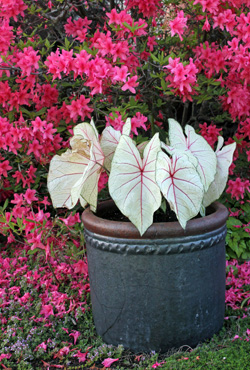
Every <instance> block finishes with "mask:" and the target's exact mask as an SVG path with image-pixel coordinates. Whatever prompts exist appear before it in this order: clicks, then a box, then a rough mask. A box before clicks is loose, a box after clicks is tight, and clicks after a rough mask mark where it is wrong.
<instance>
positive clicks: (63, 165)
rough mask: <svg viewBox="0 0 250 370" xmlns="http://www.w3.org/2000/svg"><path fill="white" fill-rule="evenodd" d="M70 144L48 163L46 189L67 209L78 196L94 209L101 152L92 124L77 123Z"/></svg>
mask: <svg viewBox="0 0 250 370" xmlns="http://www.w3.org/2000/svg"><path fill="white" fill-rule="evenodd" d="M70 145H71V147H72V150H67V151H66V152H65V153H64V154H62V155H61V156H58V155H56V156H55V157H53V159H52V161H51V163H50V169H49V175H48V189H49V192H50V195H51V198H52V202H53V205H54V207H67V208H69V209H70V208H73V207H74V206H75V205H76V203H77V202H78V200H79V199H80V202H81V205H82V206H83V207H85V206H86V204H87V203H88V204H90V205H91V209H92V210H94V211H95V209H96V204H97V194H98V181H99V177H100V173H101V170H102V165H103V162H104V155H103V153H102V150H101V147H100V144H99V142H98V137H97V136H96V132H95V130H94V128H93V127H92V125H90V124H88V123H86V122H84V123H80V124H79V125H77V126H76V127H75V128H74V136H73V138H72V139H71V140H70Z"/></svg>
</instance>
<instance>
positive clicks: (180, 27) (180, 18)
mask: <svg viewBox="0 0 250 370" xmlns="http://www.w3.org/2000/svg"><path fill="white" fill-rule="evenodd" d="M169 24H170V28H171V36H172V37H173V36H174V35H175V34H176V33H177V34H178V35H179V37H180V39H181V41H182V40H183V38H182V34H183V32H184V28H185V27H187V18H185V17H184V12H183V10H181V11H180V12H178V13H177V17H176V18H175V19H174V20H172V21H170V22H169Z"/></svg>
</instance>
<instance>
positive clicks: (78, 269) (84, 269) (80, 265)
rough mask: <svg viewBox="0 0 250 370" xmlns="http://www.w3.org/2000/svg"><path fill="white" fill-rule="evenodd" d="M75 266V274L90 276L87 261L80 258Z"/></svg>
mask: <svg viewBox="0 0 250 370" xmlns="http://www.w3.org/2000/svg"><path fill="white" fill-rule="evenodd" d="M73 266H74V273H75V274H77V273H80V274H83V275H84V277H85V278H86V277H87V276H88V265H87V263H86V262H85V261H83V260H79V261H78V262H77V263H75V264H74V265H73Z"/></svg>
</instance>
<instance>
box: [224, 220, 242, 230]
mask: <svg viewBox="0 0 250 370" xmlns="http://www.w3.org/2000/svg"><path fill="white" fill-rule="evenodd" d="M235 225H236V226H242V222H241V221H240V220H238V219H237V218H235V217H229V219H228V220H227V227H228V228H230V229H232V228H233V227H234V226H235Z"/></svg>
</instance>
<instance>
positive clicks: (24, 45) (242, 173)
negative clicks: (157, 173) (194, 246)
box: [0, 0, 250, 364]
mask: <svg viewBox="0 0 250 370" xmlns="http://www.w3.org/2000/svg"><path fill="white" fill-rule="evenodd" d="M249 44H250V1H249V0H244V1H239V0H227V1H225V0H216V1H210V0H189V1H175V2H174V3H173V2H171V1H168V0H148V1H144V0H124V1H122V0H114V1H104V2H99V1H90V0H86V1H82V2H70V1H67V0H64V1H61V0H54V1H47V0H45V1H42V0H37V1H34V2H31V1H29V0H8V1H7V0H0V240H1V241H2V244H3V245H4V246H5V248H7V249H5V251H4V253H5V254H3V255H2V256H1V266H2V269H3V270H2V271H5V272H4V273H3V272H2V274H3V276H2V277H1V279H2V280H1V282H2V283H1V291H0V292H1V293H0V294H1V299H2V301H1V305H3V307H4V308H5V309H6V310H7V309H8V307H9V305H10V304H12V303H13V302H14V303H13V304H18V305H20V307H24V309H25V308H28V307H29V305H30V304H32V300H33V299H34V297H33V293H32V291H31V290H30V291H29V290H27V289H26V291H24V290H23V288H22V286H21V285H20V286H19V285H18V284H17V278H18V277H22V279H24V280H25V282H26V283H27V284H29V286H30V287H33V288H34V289H41V287H42V288H43V289H44V291H43V290H41V294H40V295H41V296H40V299H41V306H40V307H39V311H38V312H37V316H35V317H34V320H37V319H39V320H40V321H41V322H42V320H45V321H44V322H46V323H48V325H49V322H50V320H51V318H54V317H56V318H60V319H62V318H63V317H64V315H66V314H67V315H72V319H74V320H75V318H74V315H75V312H76V310H77V309H78V310H79V311H81V312H83V311H84V310H83V308H84V307H83V306H84V302H85V293H86V292H87V291H88V286H87V285H81V284H82V283H76V282H74V279H75V280H76V281H77V276H79V275H80V276H81V278H84V279H86V278H87V261H86V258H85V256H84V241H83V237H82V228H81V224H80V212H81V209H80V206H79V205H77V206H76V207H75V208H74V210H73V211H67V210H64V209H60V210H57V211H55V210H54V209H53V208H52V206H51V201H50V198H49V194H48V190H47V183H46V181H47V173H48V167H49V163H50V161H51V158H52V157H53V156H54V155H55V154H56V153H59V154H60V153H63V152H64V151H65V150H66V149H67V148H69V138H70V137H71V135H72V129H73V127H74V126H75V125H77V124H78V123H80V122H82V121H87V122H89V121H90V118H91V117H92V116H93V117H94V120H95V123H96V125H97V127H98V129H100V130H102V129H103V128H104V127H105V126H109V125H110V126H112V127H114V128H115V129H118V130H122V127H123V125H124V123H125V121H126V118H127V117H132V122H131V123H132V134H133V139H134V140H135V141H136V142H137V143H140V142H142V141H144V140H145V139H146V137H150V136H152V134H154V133H155V132H159V133H160V136H161V138H162V140H164V139H165V137H164V131H166V129H167V119H168V118H175V119H176V120H177V121H179V122H181V124H182V125H185V124H189V125H192V126H194V128H195V129H196V130H198V131H200V133H201V134H202V135H203V136H204V137H205V138H206V139H207V141H208V142H209V144H210V145H211V146H212V147H213V148H214V147H215V146H216V142H217V139H218V136H219V135H220V134H223V136H224V137H226V138H227V142H226V143H227V144H228V143H231V142H233V141H236V143H237V150H236V151H235V154H234V162H233V164H232V165H231V168H230V179H229V181H228V185H227V189H226V192H225V194H224V196H223V199H222V200H223V202H225V204H226V205H227V206H228V208H229V211H230V218H229V221H228V230H229V232H228V235H227V245H228V248H227V252H228V256H229V257H234V258H242V259H247V258H250V224H249V221H250V196H249V193H250V184H249V175H250V173H249V162H250V142H249V140H250V88H249V78H250V77H249V76H250V70H249V68H250V63H249V61H250V53H249ZM99 132H100V131H99ZM107 180H108V175H107V174H106V173H105V172H103V173H102V175H101V177H100V181H99V191H100V192H102V195H103V197H106V196H107V192H106V183H107ZM15 250H16V252H13V251H15ZM21 250H23V252H21ZM7 251H11V253H16V256H13V257H8V254H7ZM28 256H29V258H31V259H32V258H34V259H37V260H38V262H39V263H40V264H41V270H39V268H37V267H36V269H37V270H36V271H35V272H34V277H32V276H31V275H32V274H33V273H31V272H30V271H28V267H27V265H26V262H27V261H26V260H25V258H28ZM246 266H248V265H246ZM14 272H15V274H14ZM12 273H13V274H14V275H13V276H12V277H11V274H12ZM27 274H29V275H30V276H26V275H27ZM43 274H45V275H46V278H45V277H43V276H44V275H43ZM68 275H71V276H72V281H71V282H70V286H74V289H76V290H77V291H78V292H79V293H78V294H79V295H78V297H77V298H76V297H73V296H71V295H70V294H68V293H64V294H65V295H64V296H63V293H62V292H61V291H60V289H59V287H60V286H61V284H63V282H62V281H63V280H64V279H67V278H66V277H67V276H68ZM10 278H11V279H12V280H11V286H10V285H9V279H10ZM40 279H41V282H39V281H40ZM232 281H233V280H232ZM26 283H25V284H26ZM59 283H60V284H59ZM71 284H72V285H71ZM74 284H75V285H74ZM86 284H87V283H86ZM33 288H32V289H33ZM45 288H46V289H45ZM9 289H12V290H10V291H9V292H8V291H7V290H9ZM48 289H49V290H50V292H51V293H50V294H48ZM72 289H73V287H72ZM234 289H240V288H239V287H237V286H235V287H234ZM46 292H47V293H46ZM233 293H235V294H236V293H237V292H236V291H234V292H233ZM230 294H231V293H230ZM232 296H233V294H232ZM13 297H14V298H13ZM244 297H246V295H244ZM232 299H234V298H230V297H229V296H228V297H227V302H229V303H230V302H233V303H232V306H233V305H235V301H232ZM230 304H231V303H230ZM247 304H248V302H247ZM24 309H23V310H24ZM6 312H7V311H6ZM8 312H9V311H8ZM12 316H14V314H13V315H12ZM12 316H10V317H9V318H7V316H6V315H2V316H1V320H2V325H3V332H5V331H6V330H7V322H5V320H7V321H8V320H9V319H10V318H11V317H12ZM20 316H21V314H20ZM19 319H20V317H19ZM19 319H18V318H15V317H14V318H13V319H11V320H16V321H15V322H16V324H18V321H20V320H19ZM32 320H33V319H32ZM32 322H33V321H32ZM19 326H20V327H21V325H19ZM71 329H72V330H71V331H69V340H70V343H71V344H72V346H69V345H68V343H66V344H65V345H63V346H62V347H61V348H58V350H57V352H55V353H54V354H53V355H55V356H56V359H57V360H58V361H59V360H60V358H63V357H64V356H68V355H69V354H70V353H72V355H73V354H74V355H75V356H76V357H77V356H78V357H79V361H80V358H81V359H82V360H83V359H84V358H86V356H87V354H86V351H87V347H88V344H87V343H85V344H84V346H85V347H84V348H85V350H83V348H82V347H81V349H77V350H76V351H73V352H71V349H72V348H73V347H74V345H77V344H78V341H79V339H80V338H81V337H80V336H79V337H78V333H77V331H78V330H77V329H76V327H74V328H71ZM12 334H13V333H12ZM12 334H11V333H9V334H8V335H10V336H11V335H12ZM13 337H14V336H13ZM36 346H37V347H36V348H37V351H41V352H42V351H44V352H46V349H48V348H49V346H52V344H50V342H49V337H48V338H47V339H46V340H44V341H41V342H40V343H37V344H36ZM68 347H69V349H67V348H68ZM20 348H21V347H20ZM63 348H64V350H62V349H63ZM65 348H66V349H65ZM11 351H12V350H10V349H8V351H7V352H6V353H5V352H3V353H0V356H2V357H0V358H1V360H3V361H5V363H6V364H7V362H6V361H7V360H6V359H8V357H7V356H10V354H11V353H13V351H14V349H13V351H12V352H11ZM60 351H61V352H60ZM67 351H69V352H68V353H67ZM20 353H21V352H20ZM77 354H78V355H77ZM107 358H116V357H115V355H112V356H111V354H109V355H108V356H107ZM44 360H46V358H44Z"/></svg>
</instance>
